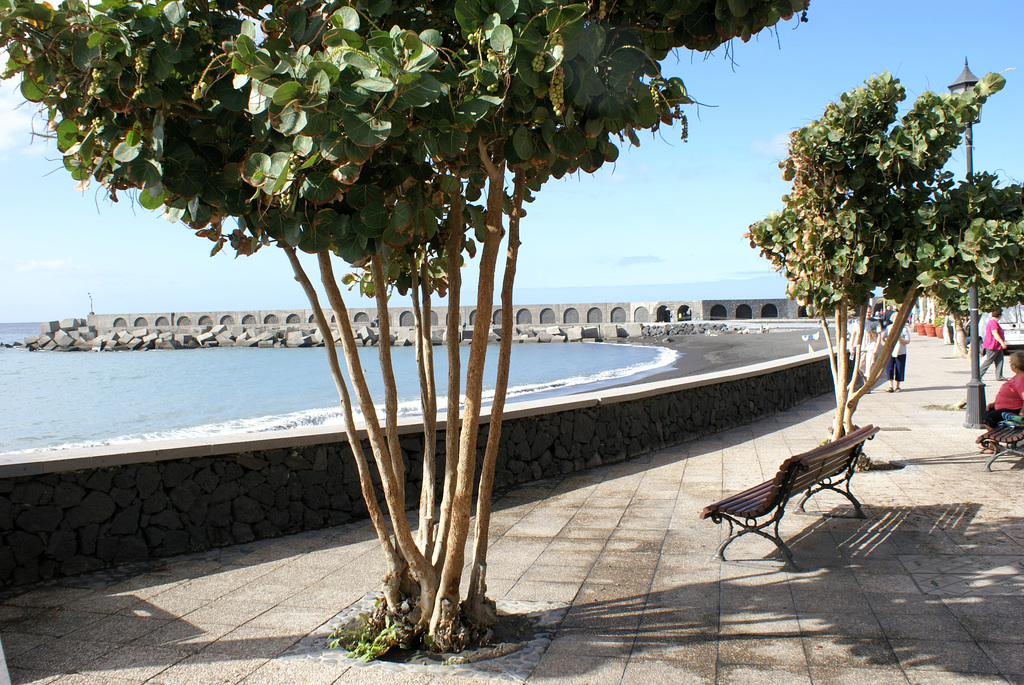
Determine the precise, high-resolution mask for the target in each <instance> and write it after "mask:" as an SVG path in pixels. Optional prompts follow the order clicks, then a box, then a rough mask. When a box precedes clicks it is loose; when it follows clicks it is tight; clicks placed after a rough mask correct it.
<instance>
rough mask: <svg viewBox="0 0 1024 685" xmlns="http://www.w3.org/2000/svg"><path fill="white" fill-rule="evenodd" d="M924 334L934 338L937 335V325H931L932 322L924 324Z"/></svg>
mask: <svg viewBox="0 0 1024 685" xmlns="http://www.w3.org/2000/svg"><path fill="white" fill-rule="evenodd" d="M924 334H925V335H927V336H928V337H929V338H934V337H935V326H933V325H931V324H930V323H926V324H925V325H924Z"/></svg>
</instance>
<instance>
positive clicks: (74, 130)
mask: <svg viewBox="0 0 1024 685" xmlns="http://www.w3.org/2000/svg"><path fill="white" fill-rule="evenodd" d="M77 142H78V126H77V125H76V124H75V122H74V120H72V119H65V120H64V121H62V122H60V125H59V126H57V149H58V150H60V151H61V152H67V151H68V149H69V148H70V147H71V146H72V145H74V144H75V143H77Z"/></svg>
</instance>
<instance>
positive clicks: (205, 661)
mask: <svg viewBox="0 0 1024 685" xmlns="http://www.w3.org/2000/svg"><path fill="white" fill-rule="evenodd" d="M265 663H267V660H266V659H244V658H233V657H230V656H228V655H224V654H215V653H211V654H205V653H200V654H195V655H192V656H190V657H188V658H187V659H185V660H183V661H179V662H178V663H176V664H174V665H173V666H171V667H169V668H167V669H166V670H164V671H162V672H160V673H158V674H157V675H155V676H153V677H152V678H150V680H149V681H148V683H147V685H196V683H217V685H234V683H240V682H242V681H243V680H244V679H245V678H246V677H248V676H249V675H250V674H252V673H253V672H254V671H255V670H256V669H258V668H259V667H261V666H263V665H264V664H265Z"/></svg>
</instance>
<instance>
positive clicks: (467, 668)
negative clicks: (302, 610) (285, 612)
mask: <svg viewBox="0 0 1024 685" xmlns="http://www.w3.org/2000/svg"><path fill="white" fill-rule="evenodd" d="M379 598H380V595H379V594H378V593H375V592H369V593H367V594H365V595H363V597H362V598H361V599H359V600H357V601H356V602H354V603H352V604H350V605H349V606H348V607H346V608H345V609H343V610H342V611H341V612H340V613H338V615H337V616H335V617H334V618H332V619H331V620H330V621H328V622H327V623H325V624H324V625H322V626H321V627H320V628H318V629H317V630H315V631H313V632H312V633H310V634H309V635H308V636H307V637H305V638H303V639H302V640H300V641H299V642H298V643H296V644H295V646H294V647H292V648H291V649H289V650H287V651H286V652H284V654H282V655H281V656H280V657H279V658H280V659H292V660H296V659H297V660H310V661H319V662H322V663H336V664H344V665H346V666H354V667H357V668H366V669H371V670H373V669H376V670H383V671H391V672H398V673H420V674H422V675H428V676H458V677H465V678H477V679H487V680H495V681H501V682H511V683H523V682H526V679H527V678H529V677H530V674H531V673H533V669H534V668H536V666H537V664H538V663H539V662H540V657H541V655H542V654H543V653H544V650H545V649H547V646H548V644H549V643H550V642H551V640H552V638H553V637H554V634H555V631H556V630H557V629H558V626H559V625H560V624H561V623H562V619H563V618H565V614H566V612H568V610H569V605H568V604H565V603H559V602H524V601H505V600H500V599H499V600H497V602H496V604H497V607H498V613H499V614H510V615H516V616H522V617H523V618H524V619H530V620H532V621H534V623H533V638H532V639H531V640H529V641H528V642H526V643H525V644H524V646H523V647H522V648H521V649H519V650H517V651H515V652H512V653H511V654H505V655H503V656H497V657H494V658H491V659H485V660H482V661H476V662H472V663H464V664H451V665H445V664H436V663H434V664H428V663H396V662H392V661H379V660H378V661H370V662H366V661H362V660H360V659H353V658H351V657H349V656H348V654H347V653H346V652H345V650H344V649H342V648H339V649H330V648H328V646H327V643H328V639H329V637H328V636H329V635H330V634H331V633H332V632H333V631H334V630H335V629H336V628H339V627H343V628H353V627H355V625H356V622H357V621H358V619H359V616H360V614H369V613H370V612H372V611H373V609H374V606H375V605H376V603H377V600H378V599H379Z"/></svg>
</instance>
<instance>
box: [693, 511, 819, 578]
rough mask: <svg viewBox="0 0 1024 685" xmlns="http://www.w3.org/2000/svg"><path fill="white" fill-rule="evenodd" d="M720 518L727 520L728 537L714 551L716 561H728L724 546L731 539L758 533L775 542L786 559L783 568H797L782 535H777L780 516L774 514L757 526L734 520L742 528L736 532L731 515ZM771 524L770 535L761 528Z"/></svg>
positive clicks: (727, 544)
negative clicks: (773, 532) (773, 528)
mask: <svg viewBox="0 0 1024 685" xmlns="http://www.w3.org/2000/svg"><path fill="white" fill-rule="evenodd" d="M712 520H714V519H712ZM721 520H723V521H728V522H729V537H727V538H726V539H725V541H724V542H722V544H721V545H719V546H718V550H717V551H716V552H715V556H714V558H715V559H717V560H718V561H728V559H726V558H725V548H726V547H728V546H729V545H731V544H732V542H733V540H735V539H736V538H739V537H742V536H744V535H746V534H747V533H756V534H757V535H760V536H761V537H763V538H764V539H766V540H771V541H772V542H773V543H775V546H776V547H778V548H779V551H780V552H782V555H783V556H784V557H785V559H786V561H785V564H784V565H783V569H785V570H793V571H795V570H799V569H798V567H797V565H796V562H795V561H794V559H793V552H791V551H790V549H789V547H788V546H786V543H785V542H783V541H782V537H781V536H780V535H779V523H781V521H782V517H781V516H774V517H772V518H771V519H769V520H768V521H765V522H764V523H762V524H760V525H757V526H749V525H746V524H744V523H742V522H741V521H736V525H738V526H740V527H741V528H742V530H740V531H737V532H733V530H734V529H733V525H732V524H733V520H732V518H731V517H728V516H724V515H722V516H721ZM716 523H717V521H716ZM772 524H774V525H775V535H770V534H768V533H766V532H764V530H762V529H763V528H765V527H767V526H770V525H772Z"/></svg>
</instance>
